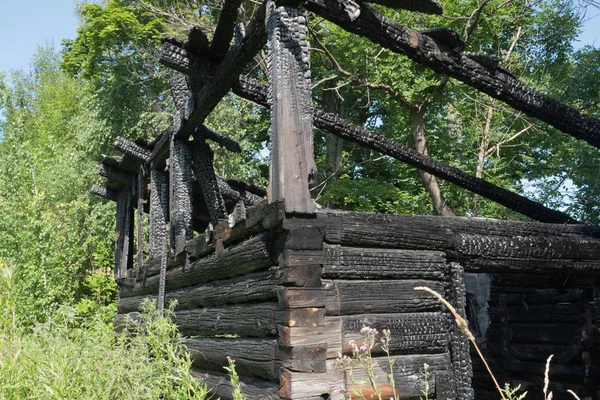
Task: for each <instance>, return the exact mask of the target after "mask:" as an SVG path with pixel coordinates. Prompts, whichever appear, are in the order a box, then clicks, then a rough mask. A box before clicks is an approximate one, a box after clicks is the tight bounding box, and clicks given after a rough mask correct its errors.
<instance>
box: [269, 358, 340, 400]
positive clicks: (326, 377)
mask: <svg viewBox="0 0 600 400" xmlns="http://www.w3.org/2000/svg"><path fill="white" fill-rule="evenodd" d="M327 370H328V372H325V373H305V372H293V371H289V370H287V369H285V368H282V369H281V375H280V377H279V382H280V389H279V395H280V396H281V398H282V399H318V398H331V399H336V400H337V399H342V398H343V397H341V393H339V391H338V392H337V393H336V389H338V388H339V387H341V386H342V385H343V384H344V375H343V373H342V372H341V371H335V370H333V368H332V365H331V363H329V364H328V368H327Z"/></svg>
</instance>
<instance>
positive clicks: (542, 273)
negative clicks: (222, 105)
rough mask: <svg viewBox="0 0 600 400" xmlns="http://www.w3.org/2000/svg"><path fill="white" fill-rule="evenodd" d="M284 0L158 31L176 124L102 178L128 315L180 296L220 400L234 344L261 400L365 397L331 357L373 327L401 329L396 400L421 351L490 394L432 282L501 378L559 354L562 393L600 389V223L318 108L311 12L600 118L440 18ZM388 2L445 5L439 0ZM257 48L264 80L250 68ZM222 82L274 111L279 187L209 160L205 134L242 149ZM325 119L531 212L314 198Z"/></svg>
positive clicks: (413, 377)
mask: <svg viewBox="0 0 600 400" xmlns="http://www.w3.org/2000/svg"><path fill="white" fill-rule="evenodd" d="M288 3H289V2H288ZM288 3H285V4H284V5H280V4H277V3H275V2H274V1H271V0H268V1H265V2H263V3H262V5H261V6H260V7H259V8H258V11H257V12H256V13H255V15H254V17H253V19H252V20H251V21H250V23H249V24H247V25H246V26H243V27H241V28H239V27H238V29H236V32H237V34H235V35H234V27H233V23H234V21H235V18H236V15H237V9H238V7H239V4H240V2H239V1H236V0H226V1H225V4H224V8H223V12H222V14H221V18H220V21H219V23H218V25H217V28H216V30H215V33H214V35H213V37H212V41H209V40H208V38H207V36H206V34H205V33H204V32H202V30H201V29H200V28H195V29H193V30H192V31H191V32H190V37H189V40H188V41H187V42H186V43H181V42H178V41H176V40H165V41H164V42H163V48H162V54H161V58H160V61H161V62H162V64H163V65H164V66H166V67H168V68H171V69H173V70H174V71H176V73H175V74H174V75H173V78H172V80H171V91H172V97H173V100H174V102H175V106H176V110H177V111H176V113H175V115H174V116H173V119H172V123H171V125H170V126H169V128H168V129H167V130H165V131H164V132H162V133H161V134H160V135H159V136H158V137H156V138H155V140H154V141H152V142H148V141H144V140H127V139H124V138H119V139H118V140H117V141H116V142H115V143H114V147H115V148H116V149H117V150H118V151H120V152H121V153H122V154H121V155H119V156H114V157H105V158H104V159H103V160H102V163H101V167H100V171H99V174H100V175H101V176H103V177H104V178H106V183H105V185H104V186H95V187H94V188H92V192H93V193H95V194H97V195H99V196H102V197H104V198H107V199H109V200H111V201H115V202H116V241H115V278H116V280H117V282H118V284H119V303H118V311H119V315H118V317H117V319H116V323H118V324H120V323H125V322H126V321H127V320H128V318H129V316H130V314H131V313H135V312H136V311H137V309H138V307H139V305H140V303H141V301H142V300H143V299H144V298H151V299H156V301H157V303H158V306H159V307H160V308H162V307H164V305H165V303H166V302H169V301H171V300H177V306H176V309H175V319H176V323H177V325H178V327H179V329H180V331H181V332H182V333H183V335H185V337H186V339H185V340H186V343H187V346H188V349H189V351H190V353H191V355H192V358H193V360H194V373H195V374H196V376H197V377H198V378H199V379H203V380H205V381H206V382H207V384H208V385H209V386H210V387H211V388H212V389H213V390H214V392H215V394H216V395H217V396H219V397H220V398H222V399H229V398H232V387H231V385H230V383H229V380H228V377H227V375H226V374H225V371H224V370H223V367H224V366H225V365H227V357H228V356H230V357H233V358H234V359H235V360H236V365H237V369H238V373H239V374H240V377H241V378H240V379H241V382H242V391H243V393H244V394H245V395H246V396H247V397H248V398H249V399H340V398H344V393H353V392H355V391H360V392H362V393H363V395H365V396H367V397H368V396H370V395H371V394H372V387H371V386H370V385H368V384H366V383H365V382H366V379H365V378H366V377H365V376H364V371H361V370H360V369H358V368H357V369H355V370H354V374H353V377H350V376H349V375H348V374H347V373H345V372H344V371H343V370H341V369H339V368H336V366H335V360H336V358H337V357H338V356H339V354H345V355H350V354H351V353H352V349H351V346H350V344H349V341H350V340H356V341H360V339H361V337H360V334H359V331H360V329H361V328H362V327H363V326H369V327H373V328H376V329H378V330H379V331H381V330H383V329H389V330H390V331H391V333H392V339H391V343H390V352H391V354H392V357H393V358H394V359H395V360H396V361H395V364H394V366H393V367H392V368H391V370H390V367H389V364H388V363H387V361H385V354H384V352H383V351H382V349H381V347H376V348H375V349H374V351H373V356H374V358H375V361H377V367H376V375H377V385H378V387H379V388H380V389H381V390H382V395H383V396H384V397H385V398H390V397H391V396H394V395H395V393H398V395H399V397H400V398H402V399H417V398H419V397H422V396H423V391H424V390H425V380H424V375H423V368H424V365H425V364H427V365H428V366H429V368H430V371H431V376H430V377H429V379H428V384H429V385H428V388H429V389H428V390H429V391H428V396H429V398H432V399H448V398H455V399H474V398H476V399H487V398H498V396H499V394H498V393H497V392H494V390H495V389H494V386H493V383H492V382H491V378H490V377H489V375H487V373H486V371H485V369H484V368H483V366H482V362H481V360H480V359H479V358H478V357H477V356H476V355H475V353H474V352H473V349H472V346H471V345H470V343H469V341H468V339H467V337H466V336H465V334H464V332H462V331H461V330H460V329H459V328H458V327H457V326H456V324H455V321H454V318H453V317H452V315H451V314H450V312H449V311H448V310H447V309H446V308H445V307H444V306H443V305H442V304H441V303H440V302H439V301H438V300H436V299H435V298H434V297H432V296H431V295H429V294H428V293H426V292H422V291H415V290H414V288H415V287H418V286H427V287H429V288H431V289H433V290H435V291H436V292H438V293H440V294H442V295H443V296H444V297H445V298H446V299H447V300H448V301H449V302H450V303H451V304H452V305H453V306H454V307H455V308H456V310H457V311H458V312H459V313H460V314H462V315H463V316H466V317H468V319H469V321H470V326H471V330H472V331H473V333H474V334H475V336H476V338H477V340H478V342H479V346H480V347H481V349H482V351H483V353H484V355H485V356H486V359H487V361H488V363H489V364H490V365H491V368H492V370H493V371H494V373H495V374H496V376H497V377H498V379H499V381H500V382H501V383H504V382H507V383H509V384H511V385H512V386H513V387H514V386H516V385H522V388H523V389H524V390H527V391H529V397H528V398H533V399H538V398H542V397H543V394H542V389H543V385H544V376H543V374H544V368H545V360H546V358H547V357H548V356H549V355H550V354H554V360H553V363H552V366H551V368H550V379H551V383H550V388H551V390H553V392H554V397H555V398H566V397H565V396H567V395H566V392H565V391H566V390H567V389H572V390H574V391H575V392H577V393H578V394H579V395H580V397H582V398H590V399H598V398H599V397H600V396H599V392H600V384H599V383H598V382H600V369H599V368H600V361H599V350H600V348H599V345H598V343H599V341H598V338H599V334H598V324H599V322H600V286H599V284H600V282H599V280H598V271H599V270H600V251H599V250H598V249H599V248H600V246H599V244H600V228H598V227H596V226H586V225H583V224H579V223H578V222H577V221H576V220H574V219H573V218H571V217H569V216H568V215H566V214H564V213H562V212H559V211H556V210H552V209H549V208H547V207H545V206H544V205H542V204H539V203H536V202H534V201H531V200H529V199H527V198H526V197H524V196H522V195H519V194H517V193H513V192H510V191H508V190H505V189H503V188H501V187H498V186H496V185H494V184H492V183H491V182H487V181H485V180H483V179H481V178H477V177H474V176H471V175H469V174H467V173H465V172H463V171H461V170H459V169H457V168H454V167H451V166H449V165H446V164H444V163H442V162H440V161H437V160H435V159H433V158H430V157H428V156H424V155H422V154H419V153H417V152H416V151H414V150H412V149H410V148H408V147H406V146H403V145H401V144H398V143H394V142H393V141H390V140H389V139H386V138H384V137H382V136H379V135H377V134H376V133H375V132H372V131H369V130H367V129H366V128H364V127H362V126H357V125H354V124H352V123H350V122H349V121H346V120H344V119H342V118H341V117H340V116H338V115H334V114H331V113H326V112H323V111H320V110H314V109H313V104H312V98H311V89H310V88H311V78H310V68H309V60H310V54H309V53H310V51H309V46H308V41H307V25H306V18H307V12H306V11H310V12H312V13H314V14H316V15H318V16H320V17H322V18H324V19H327V20H329V21H331V22H333V23H335V24H337V25H339V26H340V27H341V28H343V29H345V30H347V31H349V32H353V33H356V34H358V35H361V36H364V37H366V38H368V39H370V40H371V41H373V42H375V43H378V44H380V45H381V46H383V47H384V48H388V49H390V50H392V51H393V52H396V53H398V54H401V55H404V56H407V57H409V58H410V59H412V60H413V61H414V62H416V63H419V64H421V65H423V66H425V67H427V68H431V69H433V70H434V71H436V72H438V73H440V74H443V75H445V76H448V77H451V78H455V79H458V80H460V81H462V82H464V83H466V84H468V85H470V86H472V87H474V88H476V89H478V90H480V91H482V92H485V93H487V94H489V95H490V96H491V97H493V98H496V99H498V100H500V101H503V102H506V103H507V104H509V105H510V106H512V107H514V108H515V109H517V110H520V111H523V112H524V113H526V114H528V115H530V116H533V117H536V118H538V119H540V120H542V121H544V122H546V123H548V124H550V125H551V126H554V127H556V128H558V129H559V130H561V131H562V132H564V133H565V134H568V135H572V136H574V137H576V138H579V139H582V140H585V141H587V142H588V143H589V144H590V145H592V146H596V147H597V146H598V145H600V140H599V138H600V121H598V120H597V119H594V118H591V117H589V116H586V115H583V114H581V113H579V112H578V111H576V110H574V109H573V108H571V107H569V106H567V105H564V104H561V103H560V102H557V101H555V100H553V99H550V98H548V97H546V96H545V95H543V94H541V93H537V92H535V91H534V90H532V89H530V88H528V87H527V86H526V85H524V84H523V83H522V82H520V81H519V80H518V79H516V78H515V77H514V76H512V74H510V72H508V71H506V70H504V69H502V68H495V69H490V68H489V67H488V66H486V65H482V64H480V63H478V62H477V61H476V58H475V59H474V58H473V57H472V56H470V55H469V54H468V53H461V52H458V51H455V50H453V49H452V48H450V47H449V46H447V45H445V44H443V43H440V41H439V40H438V38H437V37H438V36H439V34H440V32H442V33H441V34H444V33H443V32H446V33H445V34H446V35H450V36H452V35H451V34H450V33H451V32H450V33H448V32H447V30H446V31H444V30H441V31H438V32H437V33H436V34H434V33H433V32H417V31H414V30H412V29H410V28H408V27H404V26H400V25H399V24H397V23H396V22H394V21H393V20H390V19H389V18H386V17H385V16H383V15H382V14H380V13H379V12H378V11H377V10H376V9H375V8H374V7H373V6H371V5H370V4H367V3H362V2H358V3H355V2H351V1H350V2H348V1H339V0H307V1H305V2H303V3H302V5H301V8H302V9H300V4H295V3H294V4H292V3H293V2H292V3H290V4H288ZM376 3H377V2H376ZM381 4H384V5H386V6H392V7H398V8H407V9H409V10H413V11H418V12H427V13H440V12H442V10H441V7H440V6H439V4H438V3H436V2H435V1H434V0H423V1H420V2H413V1H398V2H388V1H386V2H381ZM242 28H243V29H242ZM234 36H235V38H234ZM232 39H234V40H233V44H232V45H231V47H230V42H231V41H232ZM265 43H267V44H268V46H269V57H270V60H269V64H270V65H269V67H270V68H269V70H270V77H269V82H270V84H268V85H267V84H264V83H262V82H260V81H258V80H257V79H255V78H253V77H252V76H250V75H246V67H247V65H248V63H249V62H250V61H251V60H252V59H253V57H254V56H255V55H256V54H257V52H259V51H260V50H261V49H262V48H263V46H265ZM229 91H233V92H234V93H235V94H237V95H239V96H241V97H243V98H245V99H248V100H251V101H253V102H255V103H257V104H259V105H262V106H264V107H267V108H269V109H270V111H271V132H270V133H271V138H270V141H271V156H270V174H269V175H270V176H269V187H268V188H267V190H265V189H263V188H259V187H256V186H253V185H249V184H246V183H244V182H240V181H234V180H227V179H222V178H220V177H219V176H217V175H216V174H215V171H214V167H213V152H212V150H211V146H214V145H219V146H223V147H225V148H227V149H229V150H230V151H239V145H238V144H237V143H235V142H234V141H232V140H231V139H230V138H227V137H225V136H222V135H220V134H219V133H218V132H214V131H212V130H211V129H209V128H208V127H206V126H205V125H204V121H205V119H206V117H207V116H208V115H209V114H210V112H211V111H212V110H213V109H214V107H215V106H216V105H217V104H218V102H219V101H220V100H221V99H222V98H223V97H224V96H225V95H226V94H227V93H228V92H229ZM313 126H316V127H318V128H320V129H322V130H324V131H326V132H329V133H331V134H333V135H336V136H338V137H340V138H343V139H345V140H348V141H352V142H354V143H357V144H359V145H361V146H364V147H367V148H370V149H373V150H375V151H378V152H380V153H382V154H384V155H387V156H390V157H393V158H395V159H397V160H399V161H401V162H404V163H407V164H409V165H411V166H413V167H415V168H418V169H420V170H422V171H426V172H428V173H430V174H432V175H434V176H436V177H438V178H441V179H444V180H447V181H449V182H451V183H453V184H455V185H458V186H460V187H462V188H465V189H468V190H470V191H472V192H473V193H476V194H478V195H480V196H482V197H485V198H488V199H490V200H493V201H495V202H498V203H500V204H502V205H503V206H505V207H508V208H509V209H511V210H514V211H516V212H519V213H521V214H523V215H525V216H527V217H529V218H530V219H531V220H532V221H533V222H514V221H501V220H492V219H483V218H468V217H434V216H418V215H380V214H369V213H358V212H345V211H341V210H329V209H317V207H316V205H315V203H314V201H313V200H312V199H311V196H310V192H309V176H310V175H311V174H312V173H313V172H314V168H315V163H314V159H313V148H312V147H313V142H312V141H313V139H312V129H313ZM146 215H148V217H147V216H146ZM145 224H148V226H144V225H145ZM135 227H137V230H136V231H134V228H135ZM144 229H147V230H148V231H149V239H148V241H147V242H146V241H145V240H144ZM226 335H228V336H227V337H225V336H226ZM386 366H387V367H386ZM386 374H391V376H393V377H394V381H395V386H396V387H395V388H392V387H391V386H390V384H389V383H388V380H387V379H386Z"/></svg>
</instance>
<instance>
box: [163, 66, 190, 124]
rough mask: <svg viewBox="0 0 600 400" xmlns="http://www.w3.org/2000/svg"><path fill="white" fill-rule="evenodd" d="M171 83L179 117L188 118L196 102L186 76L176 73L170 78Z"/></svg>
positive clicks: (172, 95)
mask: <svg viewBox="0 0 600 400" xmlns="http://www.w3.org/2000/svg"><path fill="white" fill-rule="evenodd" d="M169 85H170V87H171V97H172V98H173V103H174V104H175V109H176V110H177V112H178V113H179V117H180V118H182V119H184V120H187V119H188V118H189V116H190V114H191V113H192V111H193V109H194V104H193V100H192V96H191V94H190V88H189V86H188V82H187V78H186V76H185V75H183V74H174V75H173V76H171V78H170V79H169Z"/></svg>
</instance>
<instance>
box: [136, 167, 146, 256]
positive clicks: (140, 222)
mask: <svg viewBox="0 0 600 400" xmlns="http://www.w3.org/2000/svg"><path fill="white" fill-rule="evenodd" d="M145 180H146V177H145V172H144V168H140V171H139V173H138V182H137V238H136V245H137V259H136V267H138V268H141V267H142V265H144V247H145V243H144V197H145V196H146V189H145V185H144V183H145Z"/></svg>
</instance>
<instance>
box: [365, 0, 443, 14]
mask: <svg viewBox="0 0 600 400" xmlns="http://www.w3.org/2000/svg"><path fill="white" fill-rule="evenodd" d="M369 3H373V4H380V5H382V6H386V7H389V8H396V9H400V10H408V11H418V12H422V13H424V14H436V15H440V14H442V12H443V9H442V5H441V4H440V3H438V2H437V1H435V0H372V1H369Z"/></svg>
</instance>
